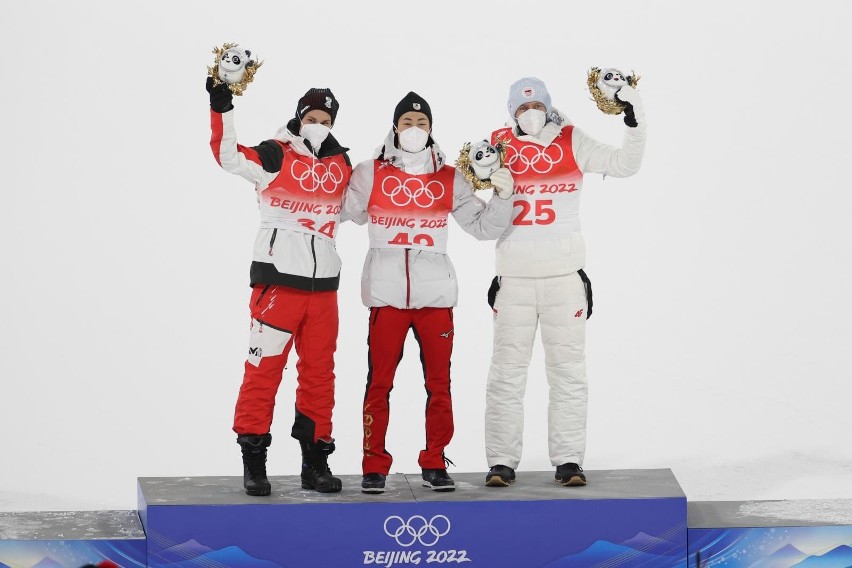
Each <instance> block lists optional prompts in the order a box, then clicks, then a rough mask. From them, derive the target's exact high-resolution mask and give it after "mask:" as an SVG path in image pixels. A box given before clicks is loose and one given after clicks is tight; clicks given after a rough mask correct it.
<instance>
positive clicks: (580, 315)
mask: <svg viewBox="0 0 852 568" xmlns="http://www.w3.org/2000/svg"><path fill="white" fill-rule="evenodd" d="M574 317H575V318H581V317H583V310H577V313H576V314H574Z"/></svg>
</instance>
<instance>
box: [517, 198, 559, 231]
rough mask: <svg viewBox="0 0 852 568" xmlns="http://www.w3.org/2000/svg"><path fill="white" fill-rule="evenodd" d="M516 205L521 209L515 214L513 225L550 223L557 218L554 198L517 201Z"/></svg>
mask: <svg viewBox="0 0 852 568" xmlns="http://www.w3.org/2000/svg"><path fill="white" fill-rule="evenodd" d="M515 207H520V208H521V210H520V211H519V212H518V214H517V215H515V218H514V220H513V221H512V224H513V225H550V224H551V223H553V222H554V221H555V220H556V211H554V209H553V200H552V199H536V200H535V201H516V202H515Z"/></svg>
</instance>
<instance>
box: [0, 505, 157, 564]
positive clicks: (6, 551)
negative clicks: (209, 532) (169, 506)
mask: <svg viewBox="0 0 852 568" xmlns="http://www.w3.org/2000/svg"><path fill="white" fill-rule="evenodd" d="M104 560H110V561H112V562H114V563H115V564H117V565H118V566H121V567H122V568H137V567H140V568H141V567H144V566H146V565H147V564H146V540H145V533H144V532H143V530H142V523H141V522H140V520H139V516H138V514H137V512H136V511H41V512H26V513H0V568H7V567H14V568H33V567H37V568H80V567H81V566H84V565H86V564H95V565H96V564H98V563H99V562H102V561H104Z"/></svg>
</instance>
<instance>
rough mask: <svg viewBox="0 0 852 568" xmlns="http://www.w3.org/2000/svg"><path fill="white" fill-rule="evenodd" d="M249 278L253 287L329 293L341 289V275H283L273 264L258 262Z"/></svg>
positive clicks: (252, 264) (252, 267) (253, 263)
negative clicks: (282, 287) (315, 276)
mask: <svg viewBox="0 0 852 568" xmlns="http://www.w3.org/2000/svg"><path fill="white" fill-rule="evenodd" d="M249 278H250V279H251V285H252V286H254V285H255V284H272V285H274V286H288V287H290V288H297V289H299V290H308V291H314V292H328V291H331V290H337V289H338V288H339V287H340V274H338V275H337V276H329V277H327V278H311V277H310V276H296V275H295V274H283V273H281V272H278V270H276V269H275V265H274V264H272V263H271V262H257V261H256V260H255V261H253V262H252V263H251V270H250V273H249Z"/></svg>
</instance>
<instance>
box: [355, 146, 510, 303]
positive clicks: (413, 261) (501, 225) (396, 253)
mask: <svg viewBox="0 0 852 568" xmlns="http://www.w3.org/2000/svg"><path fill="white" fill-rule="evenodd" d="M377 162H378V163H379V164H380V165H381V166H382V167H387V168H391V171H393V170H397V171H400V172H404V173H406V174H409V175H421V174H430V173H434V172H437V171H440V170H441V168H451V169H453V170H454V168H452V167H451V166H448V165H446V159H445V157H444V154H443V153H442V152H441V150H440V149H439V148H438V145H437V144H432V146H430V147H427V148H426V149H424V150H423V151H421V152H418V153H414V154H412V153H409V152H404V151H402V150H400V149H398V148H396V147H395V146H394V132H393V130H391V132H390V133H389V134H388V136H387V138H386V139H385V143H384V145H383V146H381V147H379V148H378V149H377V151H376V154H375V156H374V158H373V159H372V160H367V161H364V162H361V163H360V164H358V165H357V166H355V169H354V170H353V172H352V177H351V179H350V180H349V187H348V188H347V189H346V192H345V194H344V199H343V210H342V212H341V221H345V220H348V219H351V220H352V221H354V222H355V223H357V224H359V225H364V224H366V223H368V222H369V223H372V222H373V219H371V216H370V215H369V214H368V212H367V209H368V205H369V202H370V195H371V193H372V191H373V182H374V177H375V176H374V172H375V168H376V164H377ZM453 173H454V175H453V177H452V180H453V181H452V185H453V188H452V192H453V199H452V209H451V211H450V214H451V215H452V217H453V218H454V219H455V220H456V222H457V223H458V224H459V226H460V227H461V228H462V229H463V230H464V231H466V232H467V233H469V234H471V235H473V236H474V237H476V238H477V239H480V240H492V239H496V238H497V237H499V236H500V235H501V234H502V233H503V231H504V230H505V229H506V227H508V225H509V222H510V218H511V213H512V200H511V199H501V198H499V197H498V196H497V195H494V196H493V197H492V199H491V200H489V201H488V202H487V203H486V202H485V201H483V200H482V199H480V198H479V197H477V196H476V195H474V193H473V187H472V186H471V184H470V183H469V182H468V181H467V180H466V179H465V177H464V176H463V175H462V174H461V173H459V172H458V171H454V172H453ZM444 230H446V229H444ZM361 299H362V301H363V302H364V305H365V306H368V307H381V306H393V307H395V308H400V309H408V308H411V309H417V308H443V307H452V306H455V305H456V303H457V301H458V284H457V282H456V271H455V268H454V267H453V264H452V262H450V258H449V256H448V255H447V254H446V253H444V252H433V251H429V250H423V249H422V248H418V247H414V246H412V247H404V246H399V247H378V246H372V245H371V247H370V250H369V252H368V253H367V258H366V260H365V261H364V270H363V272H362V275H361Z"/></svg>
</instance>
